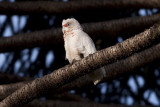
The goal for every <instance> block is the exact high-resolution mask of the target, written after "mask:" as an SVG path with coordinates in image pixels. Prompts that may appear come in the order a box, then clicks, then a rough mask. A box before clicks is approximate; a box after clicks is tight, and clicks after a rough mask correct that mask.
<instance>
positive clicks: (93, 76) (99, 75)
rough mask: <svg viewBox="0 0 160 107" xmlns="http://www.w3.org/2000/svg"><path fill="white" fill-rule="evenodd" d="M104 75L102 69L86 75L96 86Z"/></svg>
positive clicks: (104, 72)
mask: <svg viewBox="0 0 160 107" xmlns="http://www.w3.org/2000/svg"><path fill="white" fill-rule="evenodd" d="M105 75H106V71H105V69H104V67H102V68H99V69H96V70H95V71H94V72H92V73H90V74H88V76H89V78H90V79H91V80H92V81H93V83H94V85H97V84H98V83H99V82H100V81H101V80H102V79H103V78H104V77H105Z"/></svg>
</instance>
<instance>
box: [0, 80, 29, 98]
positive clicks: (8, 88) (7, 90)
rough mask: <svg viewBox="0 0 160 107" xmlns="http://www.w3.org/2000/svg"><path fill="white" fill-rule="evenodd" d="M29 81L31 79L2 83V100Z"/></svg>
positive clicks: (0, 87)
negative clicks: (7, 83)
mask: <svg viewBox="0 0 160 107" xmlns="http://www.w3.org/2000/svg"><path fill="white" fill-rule="evenodd" d="M28 82H29V81H25V82H19V83H13V84H9V85H0V100H2V99H4V98H5V97H7V96H8V95H10V94H11V93H13V92H14V91H15V90H17V89H19V88H20V87H22V86H24V85H26V83H28Z"/></svg>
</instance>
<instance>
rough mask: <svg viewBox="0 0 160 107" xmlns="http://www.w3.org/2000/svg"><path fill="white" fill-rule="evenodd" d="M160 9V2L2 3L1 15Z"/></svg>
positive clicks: (104, 0) (88, 0) (116, 0)
mask: <svg viewBox="0 0 160 107" xmlns="http://www.w3.org/2000/svg"><path fill="white" fill-rule="evenodd" d="M128 8H132V9H139V8H151V9H152V8H160V4H159V0H114V1H113V0H98V1H97V0H82V1H69V2H52V1H36V2H32V1H26V2H14V3H9V2H1V3H0V13H1V14H63V15H64V14H71V13H84V12H89V11H94V10H104V9H128Z"/></svg>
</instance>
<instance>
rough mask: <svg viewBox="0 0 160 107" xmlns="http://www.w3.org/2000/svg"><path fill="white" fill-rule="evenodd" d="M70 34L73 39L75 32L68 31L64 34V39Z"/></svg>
mask: <svg viewBox="0 0 160 107" xmlns="http://www.w3.org/2000/svg"><path fill="white" fill-rule="evenodd" d="M68 33H71V34H72V37H73V36H74V32H72V30H68V31H65V32H64V38H65V37H66V36H67V34H68Z"/></svg>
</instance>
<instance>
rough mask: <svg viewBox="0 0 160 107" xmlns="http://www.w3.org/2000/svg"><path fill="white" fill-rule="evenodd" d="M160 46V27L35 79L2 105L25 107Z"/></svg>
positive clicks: (4, 106)
mask: <svg viewBox="0 0 160 107" xmlns="http://www.w3.org/2000/svg"><path fill="white" fill-rule="evenodd" d="M157 42H160V25H159V24H156V25H154V26H153V27H151V28H150V29H148V30H146V31H144V32H143V33H140V34H139V35H136V36H134V37H132V38H130V39H127V40H125V41H123V42H122V43H118V44H117V45H115V46H111V47H109V48H106V49H103V50H101V51H98V52H96V53H94V54H92V55H89V56H88V57H86V58H83V59H82V60H80V61H77V62H75V63H73V64H70V65H66V66H65V67H62V68H60V69H58V70H55V71H53V72H52V73H50V74H48V75H46V76H44V77H42V78H38V79H35V80H34V81H32V82H30V83H28V84H26V85H25V86H24V87H22V88H20V89H18V90H17V91H15V92H14V93H12V94H11V95H10V96H8V97H7V98H5V99H4V100H3V101H2V102H0V105H1V106H2V107H6V106H7V107H10V106H21V105H24V104H25V103H28V102H30V101H32V100H33V99H34V98H36V97H37V96H39V95H41V94H43V93H45V92H47V91H48V90H49V89H52V90H56V89H58V88H60V87H62V86H63V85H65V84H67V83H69V82H71V81H73V80H75V79H76V78H78V77H81V76H83V75H85V74H88V73H91V71H93V70H95V69H97V68H99V67H101V66H104V65H106V64H110V63H113V62H115V61H117V60H120V59H122V58H125V57H128V56H129V55H132V54H133V53H134V52H137V51H140V50H142V49H144V48H147V47H149V46H151V45H153V44H155V43H157Z"/></svg>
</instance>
